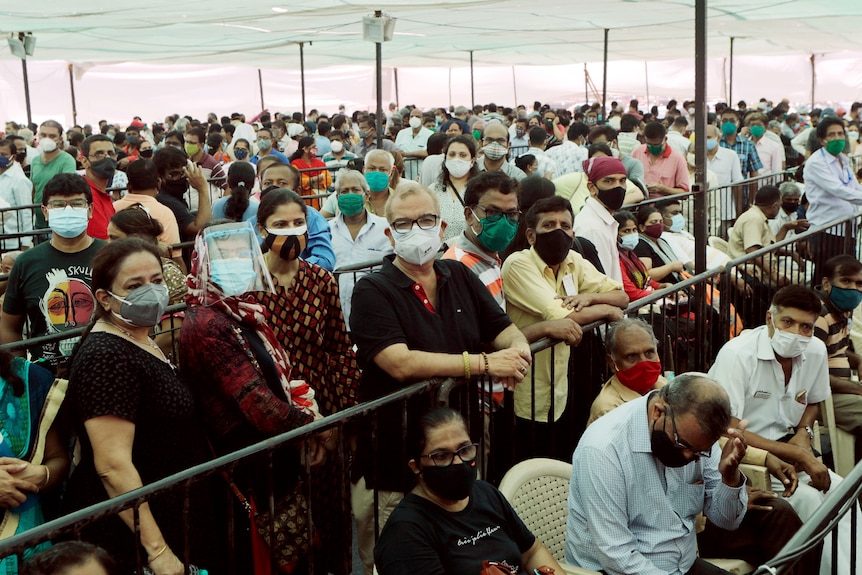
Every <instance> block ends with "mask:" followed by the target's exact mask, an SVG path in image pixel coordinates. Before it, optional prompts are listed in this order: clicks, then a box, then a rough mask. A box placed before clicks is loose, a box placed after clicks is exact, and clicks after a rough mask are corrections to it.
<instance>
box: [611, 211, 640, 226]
mask: <svg viewBox="0 0 862 575" xmlns="http://www.w3.org/2000/svg"><path fill="white" fill-rule="evenodd" d="M614 219H615V220H616V221H617V222H619V224H620V225H621V226H622V225H624V224H625V223H626V222H628V221H632V222H634V223H635V224H637V222H638V220H637V218H636V217H635V215H634V214H633V213H631V212H630V211H628V210H617V211H616V212H614Z"/></svg>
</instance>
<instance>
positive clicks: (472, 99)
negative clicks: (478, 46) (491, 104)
mask: <svg viewBox="0 0 862 575" xmlns="http://www.w3.org/2000/svg"><path fill="white" fill-rule="evenodd" d="M475 106H476V87H475V85H474V84H473V50H470V113H471V114H472V113H473V108H474V107H475Z"/></svg>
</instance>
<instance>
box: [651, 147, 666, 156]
mask: <svg viewBox="0 0 862 575" xmlns="http://www.w3.org/2000/svg"><path fill="white" fill-rule="evenodd" d="M647 150H648V151H649V153H650V154H652V155H653V156H661V153H662V152H664V144H659V145H657V146H653V145H652V144H647Z"/></svg>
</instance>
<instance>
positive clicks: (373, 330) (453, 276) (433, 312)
mask: <svg viewBox="0 0 862 575" xmlns="http://www.w3.org/2000/svg"><path fill="white" fill-rule="evenodd" d="M385 216H386V219H387V221H388V222H389V226H390V227H389V229H387V230H386V235H388V236H389V238H390V241H392V244H393V246H394V249H395V255H394V256H389V257H388V258H387V259H386V260H385V261H384V264H383V268H382V269H381V270H380V271H378V272H376V273H373V274H371V275H368V276H365V277H363V278H362V279H360V280H359V281H358V282H357V284H356V288H355V289H354V292H353V300H352V312H351V315H350V325H351V328H352V337H353V340H354V342H355V343H356V345H357V347H358V350H359V351H358V354H357V357H358V359H359V362H360V365H361V366H362V381H361V382H360V388H359V392H360V400H361V401H363V402H365V401H369V400H372V399H376V398H379V397H383V396H385V395H387V394H389V393H392V392H394V391H397V390H399V389H402V388H403V387H405V386H407V385H409V384H411V383H415V382H418V381H422V380H426V379H430V378H433V377H464V376H467V377H469V376H470V375H481V374H485V373H488V374H490V375H491V376H492V377H495V378H499V379H500V380H501V381H502V382H503V384H504V385H506V386H507V387H508V388H509V389H512V388H513V387H514V385H515V384H516V383H518V382H520V381H521V380H522V379H523V378H524V375H525V374H526V373H527V370H528V368H529V366H530V346H529V344H528V343H527V340H526V338H524V335H523V334H522V333H521V332H520V331H519V330H518V328H517V327H515V326H514V324H512V322H511V320H510V319H509V318H508V316H507V315H506V314H505V313H504V312H503V311H502V310H501V309H500V306H499V305H498V304H497V303H496V302H495V301H494V298H493V297H492V296H491V294H490V293H489V292H488V289H487V288H486V287H485V286H484V285H483V284H482V282H481V281H480V280H479V279H478V278H477V277H476V276H475V275H474V274H473V273H472V272H470V270H469V269H467V267H466V266H464V265H463V264H462V263H460V262H457V261H453V260H439V261H438V260H435V256H436V254H437V251H438V250H439V249H440V245H441V243H442V238H443V231H444V230H445V228H446V222H443V221H442V220H440V205H439V202H438V200H437V197H436V196H435V195H434V194H433V193H432V192H431V191H430V190H428V189H427V188H425V187H423V186H421V185H419V184H415V183H410V184H403V185H402V186H400V187H399V188H398V191H397V192H395V193H394V194H393V196H392V197H391V198H390V199H389V202H388V203H387V204H386V214H385ZM483 344H485V345H486V346H487V345H490V346H491V347H493V348H494V349H496V350H498V351H495V352H493V353H488V354H482V353H481V349H482V347H483ZM424 405H425V406H427V399H426V400H425V402H424ZM421 409H422V402H421V400H418V401H411V402H408V406H407V414H408V419H407V421H408V426H409V425H411V424H412V422H413V421H415V418H416V416H417V415H418V413H419V411H420V410H421ZM405 435H406V433H405V430H402V428H401V407H400V405H394V406H391V407H389V408H386V409H382V410H380V411H379V412H378V415H377V440H376V442H375V443H374V444H372V440H371V430H370V428H369V429H365V430H363V432H362V433H361V435H360V439H359V444H358V448H357V454H356V460H355V461H354V466H353V477H352V480H353V482H354V486H353V493H352V499H353V500H352V506H353V513H354V516H355V517H356V522H357V537H358V539H359V555H360V557H361V558H362V563H363V566H364V568H365V572H366V573H371V572H372V567H373V548H374V495H373V491H372V490H373V489H377V490H378V513H379V525H380V527H381V528H382V527H383V524H384V523H385V522H386V519H387V518H388V516H389V513H391V511H392V510H393V509H394V508H395V506H396V505H397V504H398V502H399V501H400V500H401V497H402V495H403V494H404V492H405V491H408V490H409V489H411V488H412V487H413V482H412V480H411V476H410V475H409V470H408V468H407V454H406V450H405V446H404V437H405ZM372 454H374V456H373V457H372Z"/></svg>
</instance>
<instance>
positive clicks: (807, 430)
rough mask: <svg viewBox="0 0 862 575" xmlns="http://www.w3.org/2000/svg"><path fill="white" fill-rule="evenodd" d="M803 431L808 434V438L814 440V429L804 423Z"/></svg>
mask: <svg viewBox="0 0 862 575" xmlns="http://www.w3.org/2000/svg"><path fill="white" fill-rule="evenodd" d="M805 433H807V434H808V439H810V440H811V441H814V431H813V430H812V429H811V427H809V426H807V425H806V426H805Z"/></svg>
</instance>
